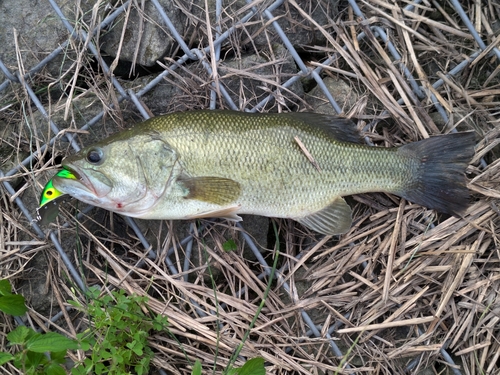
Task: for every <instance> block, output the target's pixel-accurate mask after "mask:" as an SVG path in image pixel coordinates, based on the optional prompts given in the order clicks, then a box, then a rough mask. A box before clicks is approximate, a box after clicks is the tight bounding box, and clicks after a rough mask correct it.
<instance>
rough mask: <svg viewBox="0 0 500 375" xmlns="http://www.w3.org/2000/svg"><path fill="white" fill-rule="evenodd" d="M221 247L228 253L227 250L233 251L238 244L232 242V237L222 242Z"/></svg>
mask: <svg viewBox="0 0 500 375" xmlns="http://www.w3.org/2000/svg"><path fill="white" fill-rule="evenodd" d="M222 249H223V250H224V251H225V252H227V253H229V252H231V251H235V250H237V249H238V246H236V242H234V240H233V239H229V240H227V241H226V242H224V243H223V244H222Z"/></svg>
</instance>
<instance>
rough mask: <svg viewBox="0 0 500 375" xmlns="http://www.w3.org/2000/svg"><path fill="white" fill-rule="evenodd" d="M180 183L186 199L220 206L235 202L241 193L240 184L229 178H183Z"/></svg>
mask: <svg viewBox="0 0 500 375" xmlns="http://www.w3.org/2000/svg"><path fill="white" fill-rule="evenodd" d="M178 182H179V183H180V184H181V185H182V186H183V187H184V188H185V189H186V195H185V196H184V198H186V199H196V200H199V201H203V202H207V203H213V204H217V205H219V206H225V205H228V204H231V203H233V202H235V201H236V199H237V198H238V197H239V196H240V193H241V186H240V184H239V183H238V182H236V181H234V180H231V179H229V178H221V177H183V178H180V179H179V180H178ZM214 216H216V215H214ZM212 217H213V216H212Z"/></svg>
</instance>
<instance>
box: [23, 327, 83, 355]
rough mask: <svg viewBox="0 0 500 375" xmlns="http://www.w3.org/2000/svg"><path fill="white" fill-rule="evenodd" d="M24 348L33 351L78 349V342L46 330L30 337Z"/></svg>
mask: <svg viewBox="0 0 500 375" xmlns="http://www.w3.org/2000/svg"><path fill="white" fill-rule="evenodd" d="M26 348H27V349H28V350H31V351H33V352H37V353H44V352H60V351H63V350H67V349H78V344H77V343H76V342H75V341H73V340H70V339H68V338H67V337H65V336H63V335H60V334H59V333H56V332H47V333H45V334H39V335H36V336H34V337H32V338H30V339H29V340H28V341H27V342H26Z"/></svg>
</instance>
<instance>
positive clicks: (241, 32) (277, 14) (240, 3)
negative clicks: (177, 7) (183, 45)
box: [183, 0, 338, 52]
mask: <svg viewBox="0 0 500 375" xmlns="http://www.w3.org/2000/svg"><path fill="white" fill-rule="evenodd" d="M296 2H297V4H298V6H299V7H300V8H301V9H303V10H305V11H306V12H307V13H308V14H310V16H311V19H313V20H314V21H315V22H317V23H318V24H319V25H320V26H322V27H324V28H325V30H326V31H327V33H329V34H331V33H333V30H332V29H331V27H329V26H328V24H329V22H330V21H329V17H331V18H333V15H334V14H337V11H336V10H337V7H338V5H337V4H338V0H333V1H319V2H311V1H309V0H297V1H296ZM269 5H271V2H266V3H265V5H262V4H259V5H258V6H257V7H256V8H257V13H256V14H254V15H253V16H252V17H251V18H250V19H249V20H248V21H247V22H246V23H245V24H244V25H241V24H240V25H237V27H236V30H235V32H234V33H233V35H232V36H231V40H232V43H235V44H239V45H240V47H245V48H247V47H248V48H249V49H255V51H256V52H257V51H259V50H261V49H262V47H263V46H264V47H267V46H269V44H274V43H280V44H282V39H281V38H280V37H279V35H278V33H277V32H276V30H275V28H274V27H273V26H272V25H271V24H270V23H269V22H270V21H269V19H268V18H267V17H266V15H265V13H264V11H265V10H266V8H267V7H268V6H269ZM208 9H209V20H210V24H211V26H212V28H213V29H214V28H215V25H219V24H220V25H221V31H222V32H225V31H226V30H228V29H229V28H230V27H232V26H233V25H236V24H237V23H238V22H239V21H240V20H241V19H242V18H243V17H245V16H246V15H247V14H248V13H249V12H250V10H251V8H249V7H248V4H247V2H246V1H244V0H237V1H235V2H232V3H231V4H230V5H227V6H224V9H223V12H222V15H221V19H220V21H219V22H216V19H215V0H209V1H208ZM272 15H273V20H275V21H277V23H278V24H279V26H280V27H281V29H282V30H283V32H284V33H285V35H286V36H287V38H288V39H289V40H290V42H291V43H292V45H293V46H294V47H295V48H297V49H299V50H300V49H305V48H306V47H308V46H309V47H310V46H314V45H317V44H324V43H325V41H326V38H325V36H324V35H323V34H322V33H321V32H320V31H319V30H318V29H317V28H316V27H315V26H314V25H313V23H312V22H311V21H310V20H309V19H307V18H305V17H304V16H302V14H301V13H300V12H299V11H298V10H297V9H296V8H295V7H294V6H292V5H290V4H288V3H287V2H283V4H282V5H280V6H278V7H277V8H276V9H274V10H273V11H272ZM183 16H185V17H187V19H188V20H189V26H188V28H187V30H186V31H187V33H186V37H185V39H186V40H189V39H190V38H192V39H195V40H197V41H198V43H200V44H202V45H208V40H207V38H206V37H207V32H206V15H205V0H194V1H193V3H192V5H191V6H190V7H189V8H185V9H183ZM214 30H215V29H214ZM212 33H213V34H215V31H213V32H212ZM193 34H194V35H193Z"/></svg>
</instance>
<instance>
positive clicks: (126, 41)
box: [101, 0, 184, 66]
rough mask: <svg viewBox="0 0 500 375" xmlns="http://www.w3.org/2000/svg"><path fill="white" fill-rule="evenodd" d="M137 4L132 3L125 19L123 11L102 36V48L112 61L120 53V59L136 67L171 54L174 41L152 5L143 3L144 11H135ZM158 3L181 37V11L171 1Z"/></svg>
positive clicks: (149, 63) (150, 63) (182, 24)
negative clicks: (133, 63)
mask: <svg viewBox="0 0 500 375" xmlns="http://www.w3.org/2000/svg"><path fill="white" fill-rule="evenodd" d="M137 3H139V4H140V3H141V2H137ZM137 3H136V2H131V4H132V7H131V9H130V13H129V16H128V18H127V14H126V12H125V13H123V14H122V15H121V16H119V17H118V19H117V22H116V23H115V24H113V25H112V26H111V28H110V31H109V32H107V33H106V34H104V35H102V37H101V42H102V44H101V48H102V50H103V51H104V53H106V54H108V55H109V56H111V57H112V58H114V57H116V54H117V52H118V51H119V56H120V59H122V60H126V61H131V62H133V61H134V60H135V61H136V63H137V64H139V65H142V66H153V65H155V64H156V61H157V60H161V59H162V57H163V56H165V55H169V56H170V55H172V54H173V50H174V47H175V45H176V42H175V40H174V38H173V37H172V36H171V32H170V31H169V30H168V27H167V26H166V25H165V22H164V21H163V19H162V18H161V17H160V14H159V12H158V10H157V9H156V7H155V6H154V4H153V3H152V2H151V1H146V2H144V8H143V9H138V8H137V7H136V6H135V4H137ZM159 3H160V4H161V5H162V7H163V10H164V11H165V13H166V14H167V16H168V18H169V19H170V21H171V22H172V23H173V25H174V26H175V29H176V30H177V31H178V32H179V33H180V34H181V35H183V30H184V20H183V19H181V12H180V11H179V9H178V8H177V6H176V5H175V4H174V2H173V1H171V0H159ZM124 27H125V31H123V28H124ZM122 37H123V42H122V45H121V49H120V41H121V40H122ZM134 56H135V57H136V58H134Z"/></svg>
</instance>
